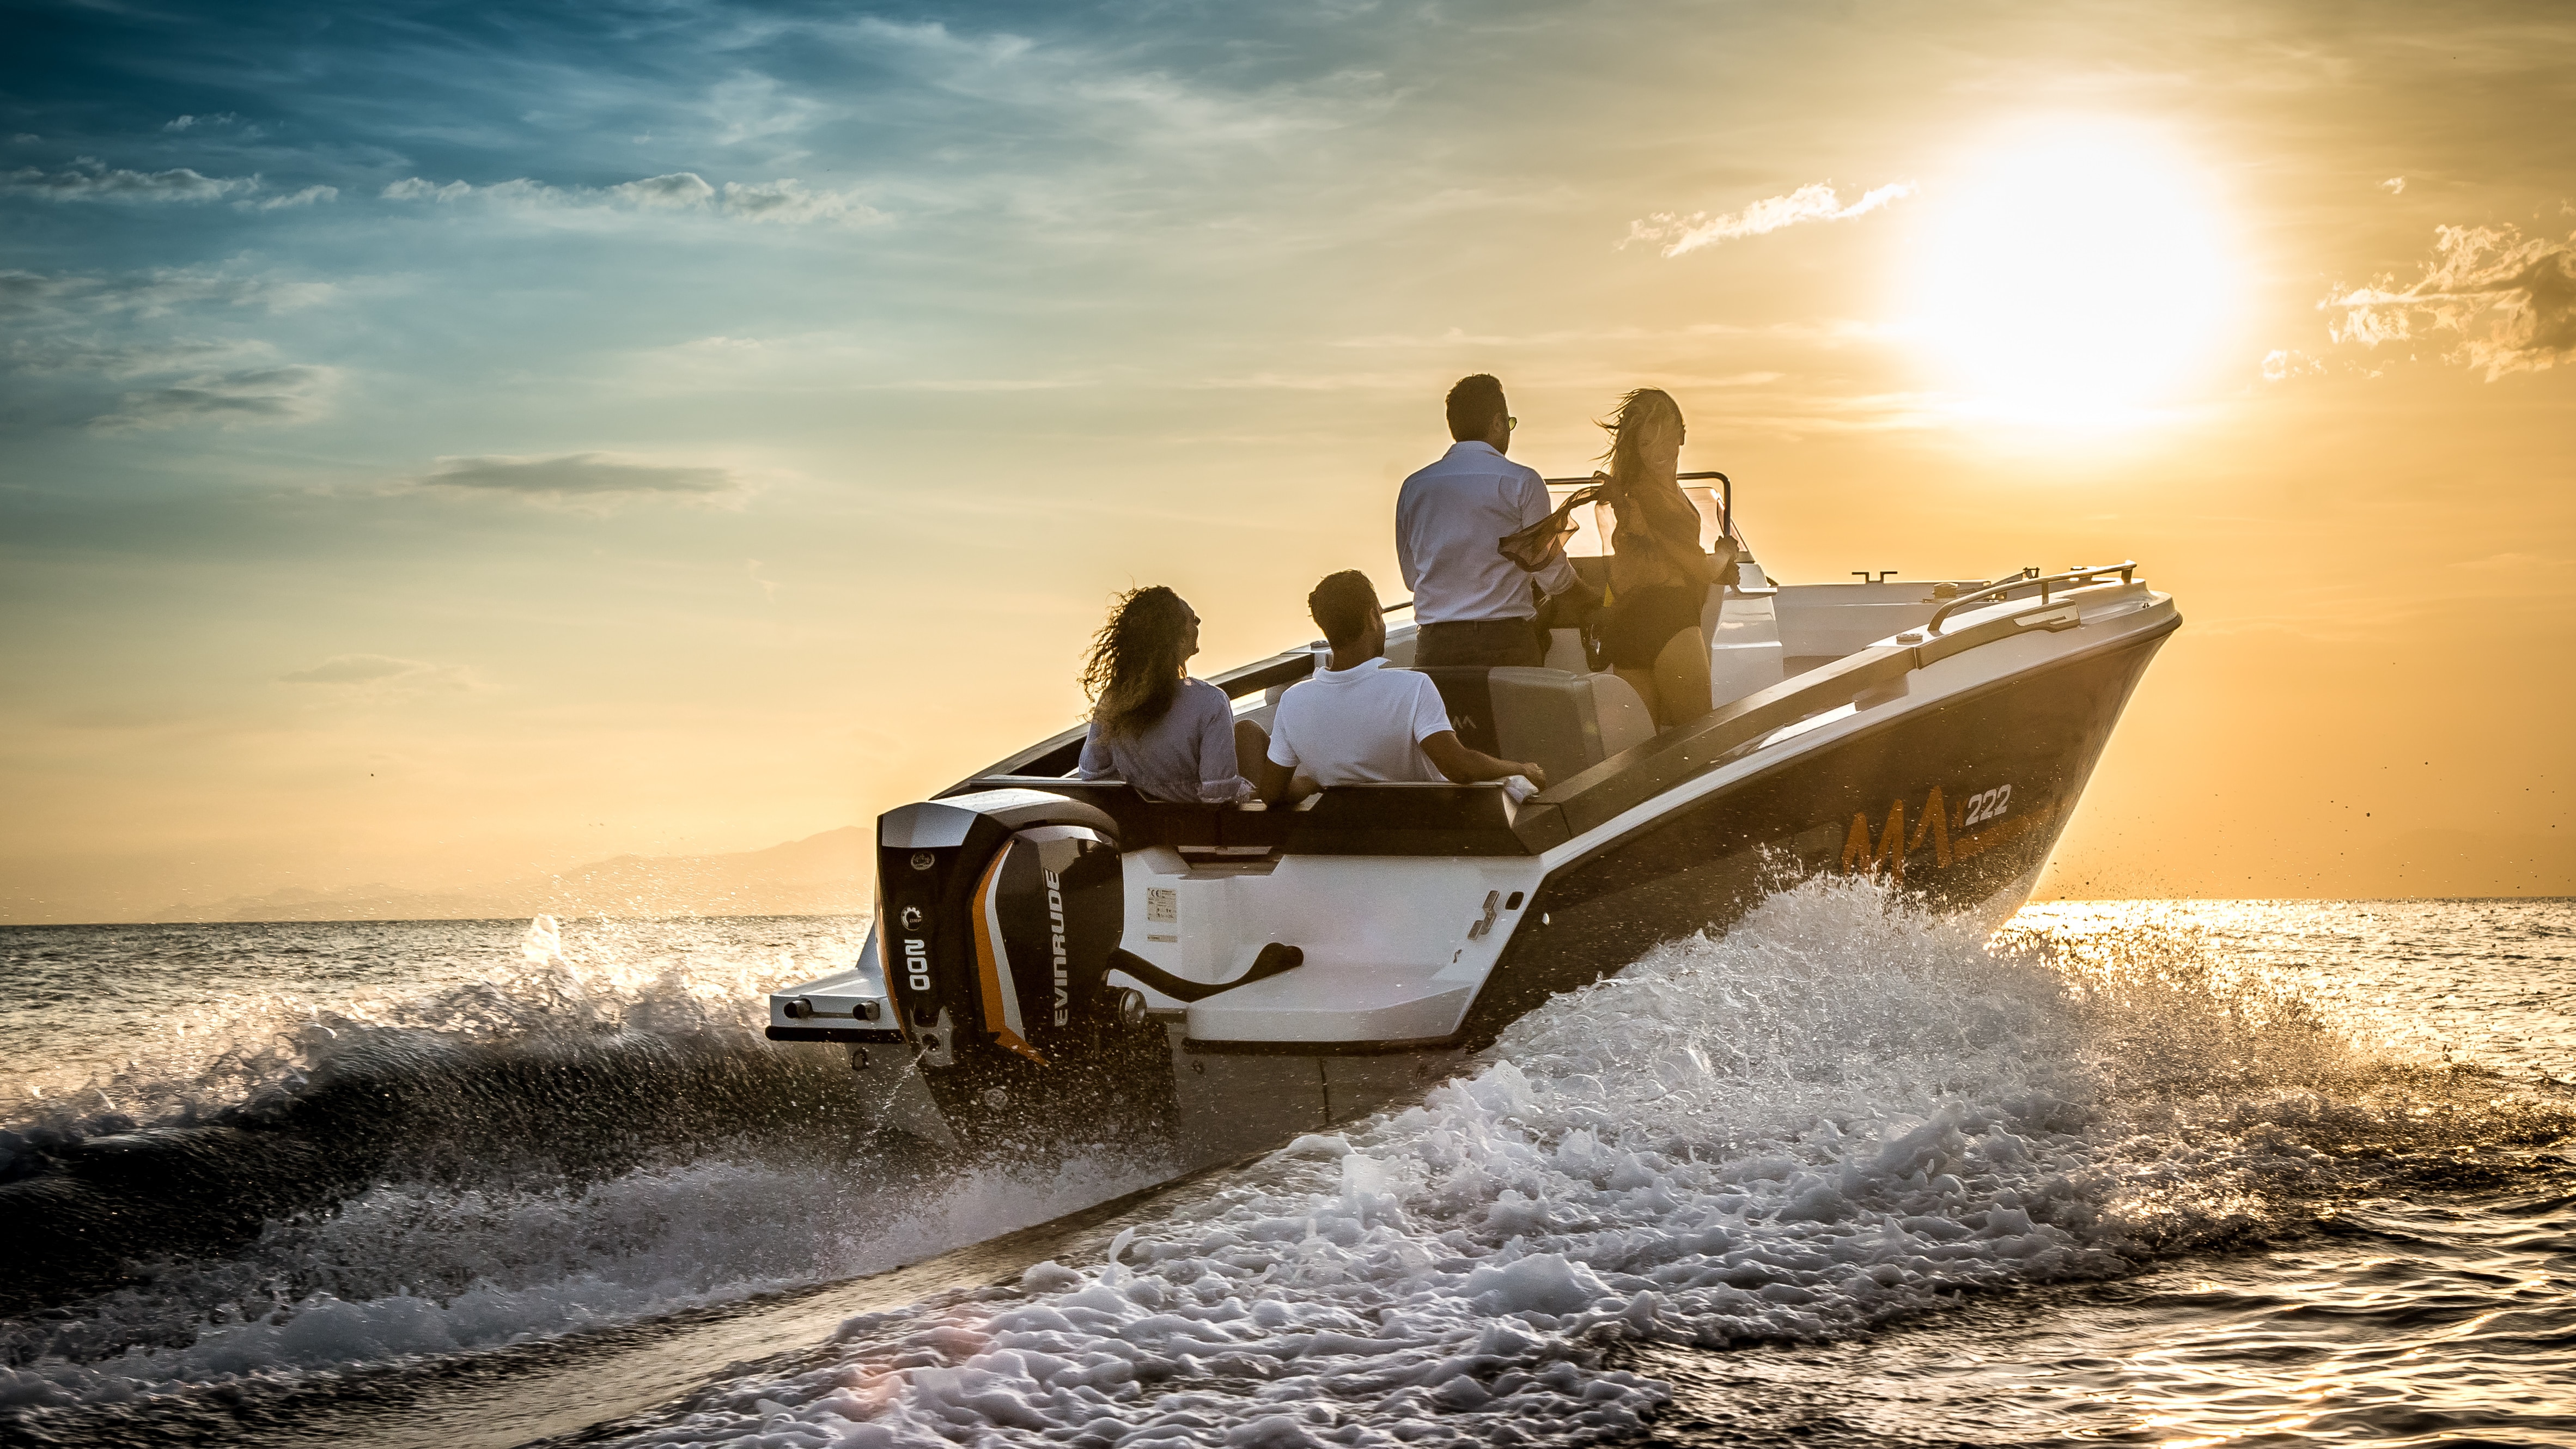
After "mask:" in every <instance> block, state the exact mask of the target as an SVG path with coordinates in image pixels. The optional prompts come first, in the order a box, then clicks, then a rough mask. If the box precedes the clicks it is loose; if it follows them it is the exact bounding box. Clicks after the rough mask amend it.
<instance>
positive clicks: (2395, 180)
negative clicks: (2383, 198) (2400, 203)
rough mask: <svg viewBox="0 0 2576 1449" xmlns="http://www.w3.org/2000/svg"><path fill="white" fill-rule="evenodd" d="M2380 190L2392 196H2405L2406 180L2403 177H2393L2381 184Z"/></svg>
mask: <svg viewBox="0 0 2576 1449" xmlns="http://www.w3.org/2000/svg"><path fill="white" fill-rule="evenodd" d="M2379 189H2380V190H2382V191H2385V192H2387V193H2388V194H2389V195H2391V196H2404V195H2405V194H2406V178H2405V177H2403V176H2391V177H2389V178H2388V179H2387V180H2385V181H2383V182H2381V183H2379Z"/></svg>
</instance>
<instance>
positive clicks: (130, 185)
mask: <svg viewBox="0 0 2576 1449" xmlns="http://www.w3.org/2000/svg"><path fill="white" fill-rule="evenodd" d="M258 189H259V178H258V177H256V176H200V175H198V174H197V173H196V172H194V171H191V170H189V169H188V168H187V167H185V166H181V167H177V168H175V169H172V170H169V171H126V170H121V169H120V170H114V171H111V170H109V169H108V168H107V167H106V166H105V165H104V164H102V163H100V162H98V161H96V160H93V159H92V158H90V157H87V156H83V157H81V158H80V159H78V160H76V161H74V162H72V169H70V170H69V171H51V172H49V171H41V170H38V169H37V168H35V167H33V166H22V167H20V168H18V169H17V170H15V171H8V172H0V194H8V195H15V196H34V197H39V198H42V199H43V200H46V201H144V202H150V201H215V200H218V199H220V198H222V197H226V196H230V195H232V194H233V193H234V192H237V191H242V192H248V191H257V190H258Z"/></svg>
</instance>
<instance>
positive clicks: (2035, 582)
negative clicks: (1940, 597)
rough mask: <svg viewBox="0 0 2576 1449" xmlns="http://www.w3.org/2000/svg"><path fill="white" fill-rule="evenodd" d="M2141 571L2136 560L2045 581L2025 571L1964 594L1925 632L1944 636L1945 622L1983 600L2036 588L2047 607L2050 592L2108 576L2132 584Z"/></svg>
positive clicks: (1939, 611) (1937, 611)
mask: <svg viewBox="0 0 2576 1449" xmlns="http://www.w3.org/2000/svg"><path fill="white" fill-rule="evenodd" d="M2137 571H2138V561H2137V560H2136V559H2122V560H2121V561H2120V562H2118V563H2115V564H2103V565H2101V566H2099V567H2088V566H2085V565H2082V564H2078V565H2077V566H2076V567H2074V568H2071V569H2068V570H2067V571H2066V572H2064V573H2062V574H2049V575H2046V576H2044V577H2043V576H2042V575H2041V574H2040V573H2039V572H2038V571H2037V570H2036V569H2032V570H2025V571H2024V572H2021V573H2017V574H2015V575H2013V576H2012V577H2011V578H2008V579H1998V580H1996V581H1995V582H1993V583H1991V584H1988V585H1986V586H1985V587H1983V588H1981V589H1977V590H1975V591H1973V592H1970V593H1965V594H1961V595H1960V596H1959V597H1957V598H1955V599H1951V600H1949V601H1948V602H1946V603H1944V604H1942V605H1941V607H1939V608H1937V609H1934V610H1933V611H1932V618H1931V621H1930V622H1929V623H1926V624H1925V625H1924V626H1923V632H1925V633H1927V634H1938V633H1940V632H1941V621H1942V620H1944V619H1946V618H1948V617H1950V616H1951V615H1952V614H1955V613H1957V612H1959V611H1960V610H1961V609H1964V608H1966V607H1968V606H1969V605H1970V604H1973V603H1976V602H1977V601H1978V600H1980V599H1985V600H1994V599H2001V598H2005V597H2007V596H2009V595H2010V594H2011V593H2012V592H2013V591H2014V590H2016V589H2027V588H2031V587H2034V586H2036V587H2037V588H2038V590H2039V601H2040V603H2042V604H2043V605H2044V604H2046V603H2047V602H2048V591H2049V590H2050V589H2053V588H2061V587H2064V586H2066V585H2070V584H2079V585H2080V584H2091V583H2099V582H2100V581H2101V580H2102V578H2103V577H2104V576H2105V575H2107V574H2118V575H2119V576H2120V582H2122V583H2124V584H2125V583H2128V582H2130V581H2131V576H2132V575H2134V574H2135V573H2136V572H2137Z"/></svg>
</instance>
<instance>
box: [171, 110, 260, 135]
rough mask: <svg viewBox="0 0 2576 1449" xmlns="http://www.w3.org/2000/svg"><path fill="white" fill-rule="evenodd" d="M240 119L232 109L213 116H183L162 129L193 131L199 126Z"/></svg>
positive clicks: (220, 123) (216, 124)
mask: <svg viewBox="0 0 2576 1449" xmlns="http://www.w3.org/2000/svg"><path fill="white" fill-rule="evenodd" d="M240 119H241V117H239V116H237V115H234V114H233V113H232V112H230V111H225V112H223V113H222V114H220V115H213V116H181V117H180V118H179V119H177V120H175V121H172V122H171V123H170V124H168V125H166V126H163V127H162V128H161V129H162V130H164V131H193V130H195V129H196V128H197V127H199V126H229V125H231V124H233V123H234V122H235V121H238V120H240Z"/></svg>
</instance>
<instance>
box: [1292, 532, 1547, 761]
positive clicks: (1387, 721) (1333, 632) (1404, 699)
mask: <svg viewBox="0 0 2576 1449" xmlns="http://www.w3.org/2000/svg"><path fill="white" fill-rule="evenodd" d="M1306 610H1307V612H1309V613H1311V614H1313V615H1314V616H1315V623H1316V625H1317V626H1318V627H1320V628H1322V629H1323V631H1324V638H1325V640H1326V642H1328V643H1330V644H1331V645H1332V646H1333V657H1332V658H1331V659H1330V660H1329V661H1327V666H1328V667H1326V668H1325V669H1323V670H1321V671H1319V672H1318V673H1317V674H1315V676H1314V677H1313V678H1311V679H1302V680H1299V681H1298V682H1297V683H1295V684H1292V685H1290V686H1288V692H1287V693H1286V694H1284V695H1282V696H1280V699H1279V710H1278V713H1277V715H1276V716H1275V717H1274V719H1273V721H1272V723H1271V726H1270V753H1269V757H1268V758H1267V759H1266V760H1264V761H1263V763H1262V770H1261V797H1262V798H1263V799H1265V800H1277V799H1280V798H1281V797H1283V796H1285V795H1286V794H1287V793H1288V791H1289V786H1290V783H1291V782H1292V781H1293V780H1294V779H1295V778H1296V776H1297V775H1298V774H1299V773H1301V772H1302V773H1304V774H1305V775H1307V776H1309V777H1311V778H1312V779H1313V780H1314V781H1315V783H1316V784H1318V785H1363V784H1370V783H1373V782H1378V781H1389V780H1399V781H1420V782H1424V783H1436V782H1438V781H1441V780H1447V781H1450V782H1451V783H1453V784H1459V785H1469V784H1474V783H1476V782H1477V781H1480V780H1503V779H1508V778H1510V777H1511V776H1513V775H1526V776H1528V777H1529V781H1530V783H1531V784H1533V785H1535V786H1537V787H1538V788H1540V789H1542V790H1544V789H1546V788H1547V772H1546V771H1544V770H1541V769H1540V768H1539V767H1538V766H1537V765H1536V764H1534V763H1531V762H1530V761H1527V760H1521V761H1513V760H1498V759H1495V758H1494V757H1493V756H1491V755H1488V754H1486V753H1484V752H1483V751H1481V750H1471V749H1469V748H1467V747H1466V746H1465V745H1463V744H1460V743H1459V742H1458V732H1457V731H1455V730H1453V729H1451V728H1450V727H1449V712H1448V711H1447V710H1445V709H1443V708H1441V705H1440V691H1439V689H1438V688H1437V687H1435V686H1434V685H1433V684H1432V682H1431V676H1430V675H1427V674H1420V673H1416V672H1415V671H1413V670H1410V669H1388V668H1386V667H1385V665H1386V658H1385V655H1386V613H1385V611H1384V610H1382V609H1380V608H1379V607H1378V602H1377V589H1376V587H1375V586H1373V585H1371V584H1370V583H1369V580H1368V575H1366V574H1364V573H1361V572H1360V571H1359V570H1357V569H1350V570H1346V571H1344V572H1342V573H1338V574H1334V575H1333V576H1332V577H1330V578H1327V579H1325V580H1324V581H1323V582H1322V583H1320V584H1317V585H1316V586H1315V591H1314V592H1313V593H1311V594H1308V595H1307V596H1306Z"/></svg>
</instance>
